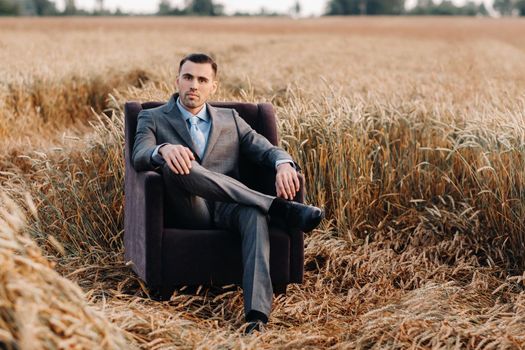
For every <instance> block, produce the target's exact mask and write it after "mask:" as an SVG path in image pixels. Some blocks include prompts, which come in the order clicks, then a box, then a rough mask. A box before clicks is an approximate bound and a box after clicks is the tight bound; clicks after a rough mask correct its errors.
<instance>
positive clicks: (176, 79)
mask: <svg viewBox="0 0 525 350" xmlns="http://www.w3.org/2000/svg"><path fill="white" fill-rule="evenodd" d="M175 87H176V88H177V91H179V76H178V75H177V78H175Z"/></svg>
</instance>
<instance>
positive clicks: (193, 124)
mask: <svg viewBox="0 0 525 350" xmlns="http://www.w3.org/2000/svg"><path fill="white" fill-rule="evenodd" d="M198 121H199V117H195V116H193V117H190V136H191V139H192V141H193V144H194V145H195V148H196V151H197V154H198V155H199V158H201V159H202V156H203V155H204V148H206V139H205V138H204V134H203V133H202V131H201V129H199V126H198V125H197V123H198Z"/></svg>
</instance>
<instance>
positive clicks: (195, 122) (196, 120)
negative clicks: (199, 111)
mask: <svg viewBox="0 0 525 350" xmlns="http://www.w3.org/2000/svg"><path fill="white" fill-rule="evenodd" d="M198 121H199V117H196V116H193V117H190V124H191V125H197V122H198Z"/></svg>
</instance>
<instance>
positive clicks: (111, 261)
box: [0, 17, 525, 349]
mask: <svg viewBox="0 0 525 350" xmlns="http://www.w3.org/2000/svg"><path fill="white" fill-rule="evenodd" d="M521 33H525V21H523V20H520V19H504V20H494V19H478V18H457V19H452V18H417V17H413V18H403V17H399V18H388V17H385V18H382V17H378V18H329V19H328V18H321V19H304V20H290V19H284V18H272V19H263V18H237V19H234V18H231V19H226V18H214V19H206V18H184V19H182V18H181V19H176V18H175V19H174V18H118V19H111V18H95V19H88V18H75V19H69V18H62V19H32V18H28V19H0V62H1V65H0V186H1V187H0V192H1V196H0V281H1V283H0V348H6V349H94V348H101V349H134V348H137V349H174V348H199V349H214V348H221V349H223V348H228V349H229V348H235V349H264V348H286V349H288V348H292V349H293V348H295V349H305V348H312V349H313V348H336V349H339V348H345V349H346V348H352V349H384V348H388V349H430V348H431V349H464V348H469V349H520V348H525V289H524V288H525V123H524V122H525V37H524V36H523V35H521ZM196 51H197V52H206V53H209V54H211V55H213V56H214V57H215V58H216V60H217V61H218V63H219V79H220V87H219V91H218V93H217V95H216V96H215V100H237V101H249V102H272V103H273V104H274V106H275V107H276V111H277V115H278V118H279V121H278V122H279V130H280V134H281V143H282V146H283V147H284V148H285V149H287V150H288V151H289V152H290V153H291V154H292V156H293V157H294V158H295V159H297V160H298V162H299V163H300V164H301V167H302V168H303V170H304V173H305V176H306V179H307V201H308V202H309V203H313V204H316V205H319V206H322V207H324V208H325V210H326V213H327V217H326V220H324V221H323V222H322V224H321V226H320V227H319V229H317V230H315V231H314V232H313V233H311V234H309V235H308V236H307V237H306V242H305V280H304V283H303V284H302V285H291V286H289V287H288V293H287V295H285V296H279V297H278V298H276V299H275V300H274V306H273V311H272V314H271V317H270V323H269V324H268V326H267V327H266V330H265V332H263V333H256V334H253V335H250V336H244V335H243V332H242V327H243V313H242V309H243V308H242V291H241V290H240V289H238V288H227V289H222V288H220V287H213V288H207V287H200V288H198V289H197V290H193V291H191V292H190V293H188V292H187V291H186V290H184V289H181V290H177V291H176V292H175V294H174V295H173V297H172V298H171V300H170V301H169V302H156V301H153V300H151V299H150V298H149V297H148V291H147V289H146V288H145V286H144V285H143V283H142V282H141V281H140V280H139V279H138V278H137V277H136V276H135V275H134V274H133V273H132V271H131V269H130V268H129V266H128V264H127V263H126V261H124V254H123V243H122V236H123V215H124V214H123V203H124V193H123V177H124V168H123V139H124V138H123V128H124V126H123V109H122V108H123V104H124V103H125V102H126V101H129V100H138V101H141V102H143V101H150V100H166V99H167V98H168V97H169V96H170V95H171V94H172V93H173V92H174V79H175V76H176V67H177V64H178V61H179V60H180V59H181V58H182V57H183V56H184V55H186V54H187V53H190V52H196Z"/></svg>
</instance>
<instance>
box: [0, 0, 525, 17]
mask: <svg viewBox="0 0 525 350" xmlns="http://www.w3.org/2000/svg"><path fill="white" fill-rule="evenodd" d="M305 1H307V0H305ZM95 3H96V7H95V9H94V10H93V11H86V10H82V9H79V8H78V7H77V6H76V1H75V0H66V6H65V8H64V9H63V10H60V11H59V10H58V9H57V7H56V5H55V2H54V1H53V0H0V15H8V16H59V15H65V16H69V15H83V16H86V15H126V13H124V12H123V11H121V10H119V9H117V10H115V11H113V12H110V11H108V10H107V9H105V7H104V0H95ZM493 12H495V13H499V14H500V15H502V16H512V15H521V16H525V0H494V1H493V5H492V9H491V10H490V11H489V9H487V8H486V7H485V5H484V4H483V3H481V4H477V3H476V2H474V1H472V0H468V1H467V2H466V3H465V4H464V5H463V6H459V5H455V4H454V3H453V2H452V1H451V0H441V1H440V0H418V1H417V4H416V6H415V7H413V8H411V9H408V10H407V9H406V7H405V0H327V3H326V11H325V15H328V16H346V15H461V16H487V15H489V14H490V13H493ZM300 14H301V3H300V1H299V0H297V1H296V2H295V4H294V5H293V6H292V7H291V8H290V10H289V12H288V13H287V14H282V13H277V12H272V11H267V10H266V9H265V8H261V9H260V11H259V12H257V13H243V12H236V13H234V16H250V15H258V16H277V15H292V16H299V15H300ZM155 15H159V16H223V15H225V13H224V6H223V5H221V4H220V2H219V1H214V0H185V3H184V5H183V6H181V7H173V6H172V5H171V3H170V1H169V0H159V3H158V10H157V12H156V13H155Z"/></svg>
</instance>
